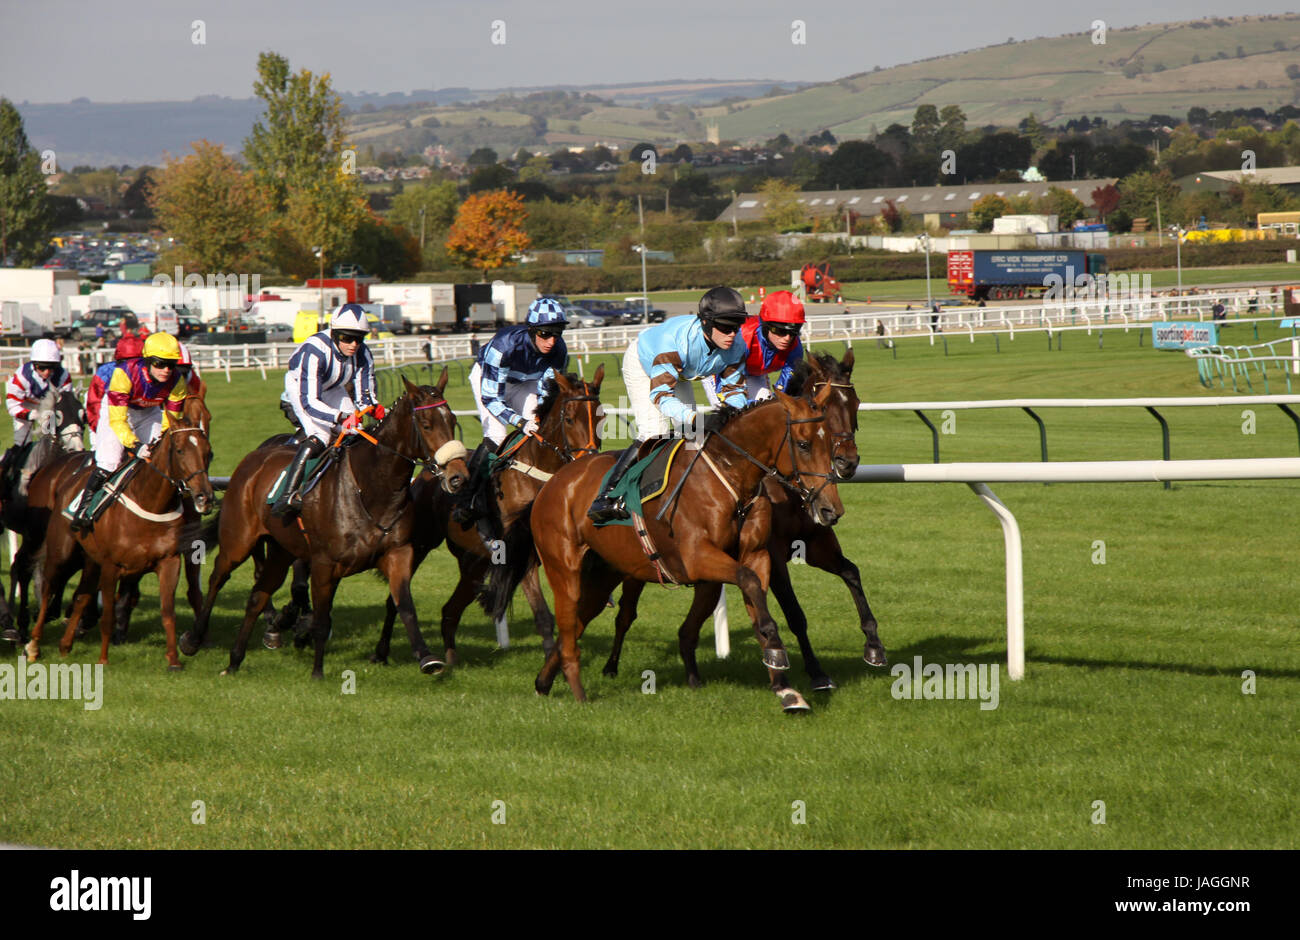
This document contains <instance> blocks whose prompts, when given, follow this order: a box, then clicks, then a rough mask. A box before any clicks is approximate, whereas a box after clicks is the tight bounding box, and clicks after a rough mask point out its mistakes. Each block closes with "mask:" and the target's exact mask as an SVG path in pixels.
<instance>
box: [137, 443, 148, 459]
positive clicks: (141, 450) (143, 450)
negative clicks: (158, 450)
mask: <svg viewBox="0 0 1300 940" xmlns="http://www.w3.org/2000/svg"><path fill="white" fill-rule="evenodd" d="M150 453H152V451H151V450H150V447H149V445H148V444H141V445H139V446H138V447H136V449H135V455H136V456H137V457H139V458H140V459H141V460H148V459H149V454H150Z"/></svg>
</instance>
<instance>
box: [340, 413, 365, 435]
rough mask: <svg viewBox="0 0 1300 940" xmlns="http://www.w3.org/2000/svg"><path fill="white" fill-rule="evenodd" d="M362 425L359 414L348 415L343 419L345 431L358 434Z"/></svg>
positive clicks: (345, 432)
mask: <svg viewBox="0 0 1300 940" xmlns="http://www.w3.org/2000/svg"><path fill="white" fill-rule="evenodd" d="M360 427H361V418H360V417H359V416H358V415H348V416H347V417H346V418H344V419H343V433H344V434H356V433H357V430H358V429H359V428H360Z"/></svg>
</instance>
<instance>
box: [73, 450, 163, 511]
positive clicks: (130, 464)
mask: <svg viewBox="0 0 1300 940" xmlns="http://www.w3.org/2000/svg"><path fill="white" fill-rule="evenodd" d="M142 462H143V461H141V460H140V458H139V457H134V458H132V459H131V460H128V461H127V462H126V463H124V464H122V466H120V467H118V468H117V470H115V471H114V472H113V475H112V476H111V477H109V478H108V481H107V482H105V483H104V485H103V486H101V487H100V488H99V489H98V490H96V491H95V495H94V496H92V497H91V498H90V518H91V520H92V521H93V520H96V519H98V518H99V517H100V516H101V515H103V513H104V510H105V509H107V508H108V506H109V504H110V503H111V502H112V501H113V500H115V499H117V497H118V494H120V493H121V492H122V491H123V490H125V489H126V486H127V484H128V483H130V482H131V477H133V476H135V472H136V470H137V469H139V467H140V464H141V463H142ZM85 496H86V491H85V490H84V489H83V490H82V491H81V492H80V493H78V494H77V495H76V496H74V497H73V499H72V502H70V503H69V504H68V505H67V506H64V507H63V516H64V518H65V519H72V518H74V517H75V516H76V515H77V509H78V507H80V506H81V501H82V499H84V498H85Z"/></svg>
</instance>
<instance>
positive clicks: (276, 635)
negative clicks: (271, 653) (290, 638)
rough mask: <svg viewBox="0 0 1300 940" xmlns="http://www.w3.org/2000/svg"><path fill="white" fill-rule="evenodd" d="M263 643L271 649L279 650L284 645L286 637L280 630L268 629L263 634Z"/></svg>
mask: <svg viewBox="0 0 1300 940" xmlns="http://www.w3.org/2000/svg"><path fill="white" fill-rule="evenodd" d="M262 645H263V646H265V647H266V648H267V649H269V650H278V649H279V648H280V647H281V646H283V645H284V638H283V637H281V636H280V631H279V630H267V631H266V632H265V633H263V634H262Z"/></svg>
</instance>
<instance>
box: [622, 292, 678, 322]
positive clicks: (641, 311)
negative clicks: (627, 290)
mask: <svg viewBox="0 0 1300 940" xmlns="http://www.w3.org/2000/svg"><path fill="white" fill-rule="evenodd" d="M623 303H624V304H626V305H627V307H628V309H629V310H630V311H631V312H632V315H633V316H634V317H635V319H634V320H632V321H631V322H633V323H663V322H664V318H665V317H667V316H668V314H667V312H666V311H664V310H661V309H659V308H658V307H656V306H654V304H651V303H648V302H647V301H646V298H645V297H644V296H637V297H624V298H623Z"/></svg>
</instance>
